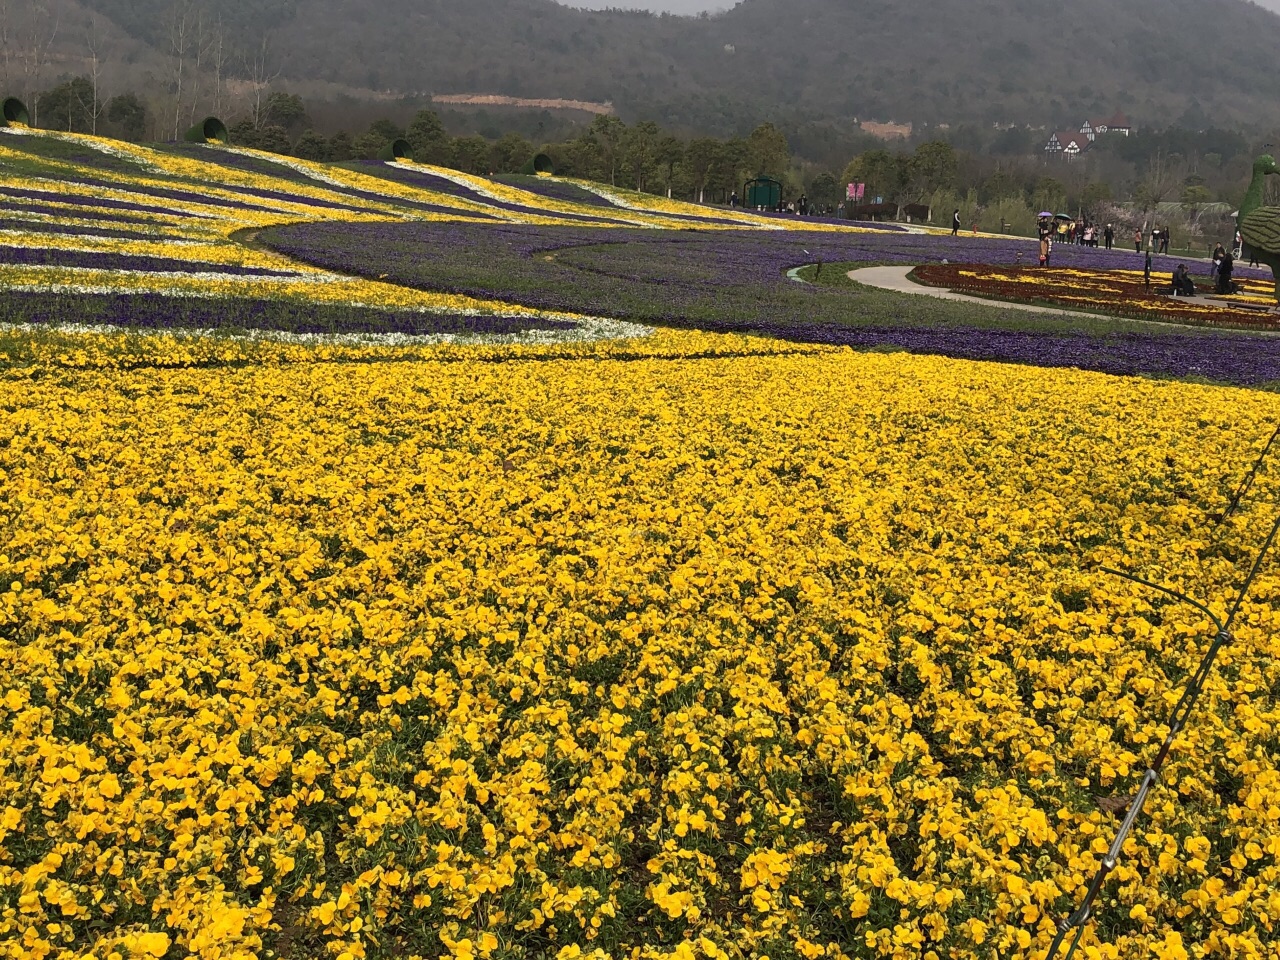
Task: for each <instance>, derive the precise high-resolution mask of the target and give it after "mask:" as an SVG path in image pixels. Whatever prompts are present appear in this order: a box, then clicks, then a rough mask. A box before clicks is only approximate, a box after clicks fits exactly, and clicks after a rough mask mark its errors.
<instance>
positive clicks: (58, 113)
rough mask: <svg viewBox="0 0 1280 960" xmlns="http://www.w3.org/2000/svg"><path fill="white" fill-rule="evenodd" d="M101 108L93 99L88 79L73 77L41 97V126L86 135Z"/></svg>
mask: <svg viewBox="0 0 1280 960" xmlns="http://www.w3.org/2000/svg"><path fill="white" fill-rule="evenodd" d="M101 115H102V105H101V104H100V103H98V101H96V100H95V99H94V96H93V83H92V82H91V81H90V80H89V78H88V77H74V78H72V79H71V80H68V81H67V82H66V83H60V84H58V85H57V86H56V87H54V88H53V89H52V90H47V91H45V92H44V93H43V94H41V96H40V125H41V126H42V127H44V128H45V129H47V130H65V131H67V132H68V133H88V132H89V131H90V130H91V129H92V128H93V118H94V116H101Z"/></svg>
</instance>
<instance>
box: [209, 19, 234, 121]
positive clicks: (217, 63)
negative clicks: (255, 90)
mask: <svg viewBox="0 0 1280 960" xmlns="http://www.w3.org/2000/svg"><path fill="white" fill-rule="evenodd" d="M226 38H227V34H226V30H225V29H224V28H223V26H222V15H221V14H219V15H218V19H217V20H216V21H214V24H213V35H212V37H211V38H210V40H209V66H210V69H212V70H213V115H214V116H215V117H220V116H222V98H223V95H224V94H225V93H226V85H227V62H228V61H229V59H230V58H229V56H228V55H227V51H226Z"/></svg>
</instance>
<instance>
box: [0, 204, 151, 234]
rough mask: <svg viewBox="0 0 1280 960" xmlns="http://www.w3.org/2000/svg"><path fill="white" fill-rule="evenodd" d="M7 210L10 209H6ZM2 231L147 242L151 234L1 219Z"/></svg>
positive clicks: (77, 225)
mask: <svg viewBox="0 0 1280 960" xmlns="http://www.w3.org/2000/svg"><path fill="white" fill-rule="evenodd" d="M6 209H9V208H8V207H6ZM0 230H21V231H23V232H24V233H52V234H60V235H64V236H86V237H108V238H111V239H114V240H147V239H150V238H151V236H150V234H148V233H146V232H144V231H140V230H113V229H111V228H110V227H92V226H89V225H88V224H79V223H50V222H49V221H47V220H22V219H18V218H0Z"/></svg>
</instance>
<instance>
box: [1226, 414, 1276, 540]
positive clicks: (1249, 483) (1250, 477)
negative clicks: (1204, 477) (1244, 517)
mask: <svg viewBox="0 0 1280 960" xmlns="http://www.w3.org/2000/svg"><path fill="white" fill-rule="evenodd" d="M1277 440H1280V426H1277V427H1276V432H1275V433H1273V434H1272V435H1271V439H1270V440H1268V441H1267V445H1266V446H1265V447H1263V448H1262V453H1260V454H1259V455H1258V459H1257V461H1256V462H1255V463H1254V465H1253V469H1252V470H1250V471H1249V472H1248V473H1247V474H1245V477H1244V480H1243V481H1242V482H1241V484H1240V487H1239V489H1237V490H1236V492H1235V495H1234V496H1232V498H1231V502H1230V503H1229V504H1227V509H1226V510H1224V511H1222V516H1221V517H1219V518H1218V521H1217V527H1218V529H1222V528H1223V527H1225V526H1226V523H1227V521H1228V520H1229V519H1231V515H1232V514H1233V513H1235V512H1236V508H1237V507H1238V506H1240V501H1241V500H1243V499H1244V498H1245V496H1246V495H1247V494H1248V492H1249V491H1250V490H1251V489H1252V488H1253V482H1254V480H1256V479H1257V478H1258V471H1259V470H1261V469H1262V465H1263V463H1265V462H1266V459H1267V455H1268V454H1270V453H1271V448H1272V447H1273V446H1275V443H1276V441H1277Z"/></svg>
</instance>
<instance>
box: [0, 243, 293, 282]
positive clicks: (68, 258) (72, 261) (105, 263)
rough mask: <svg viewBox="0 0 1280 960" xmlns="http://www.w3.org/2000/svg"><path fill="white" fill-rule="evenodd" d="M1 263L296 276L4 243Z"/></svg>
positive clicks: (241, 268)
mask: <svg viewBox="0 0 1280 960" xmlns="http://www.w3.org/2000/svg"><path fill="white" fill-rule="evenodd" d="M0 263H4V264H17V265H22V266H43V267H70V268H85V269H92V270H138V271H143V272H146V273H225V274H230V275H233V276H238V277H294V276H297V274H296V273H292V272H286V271H283V270H268V269H265V268H261V267H242V266H236V265H233V264H223V263H201V262H199V261H196V260H172V259H169V258H166V257H148V256H135V255H133V254H123V253H87V252H84V251H81V250H48V249H42V248H31V247H6V246H0Z"/></svg>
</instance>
